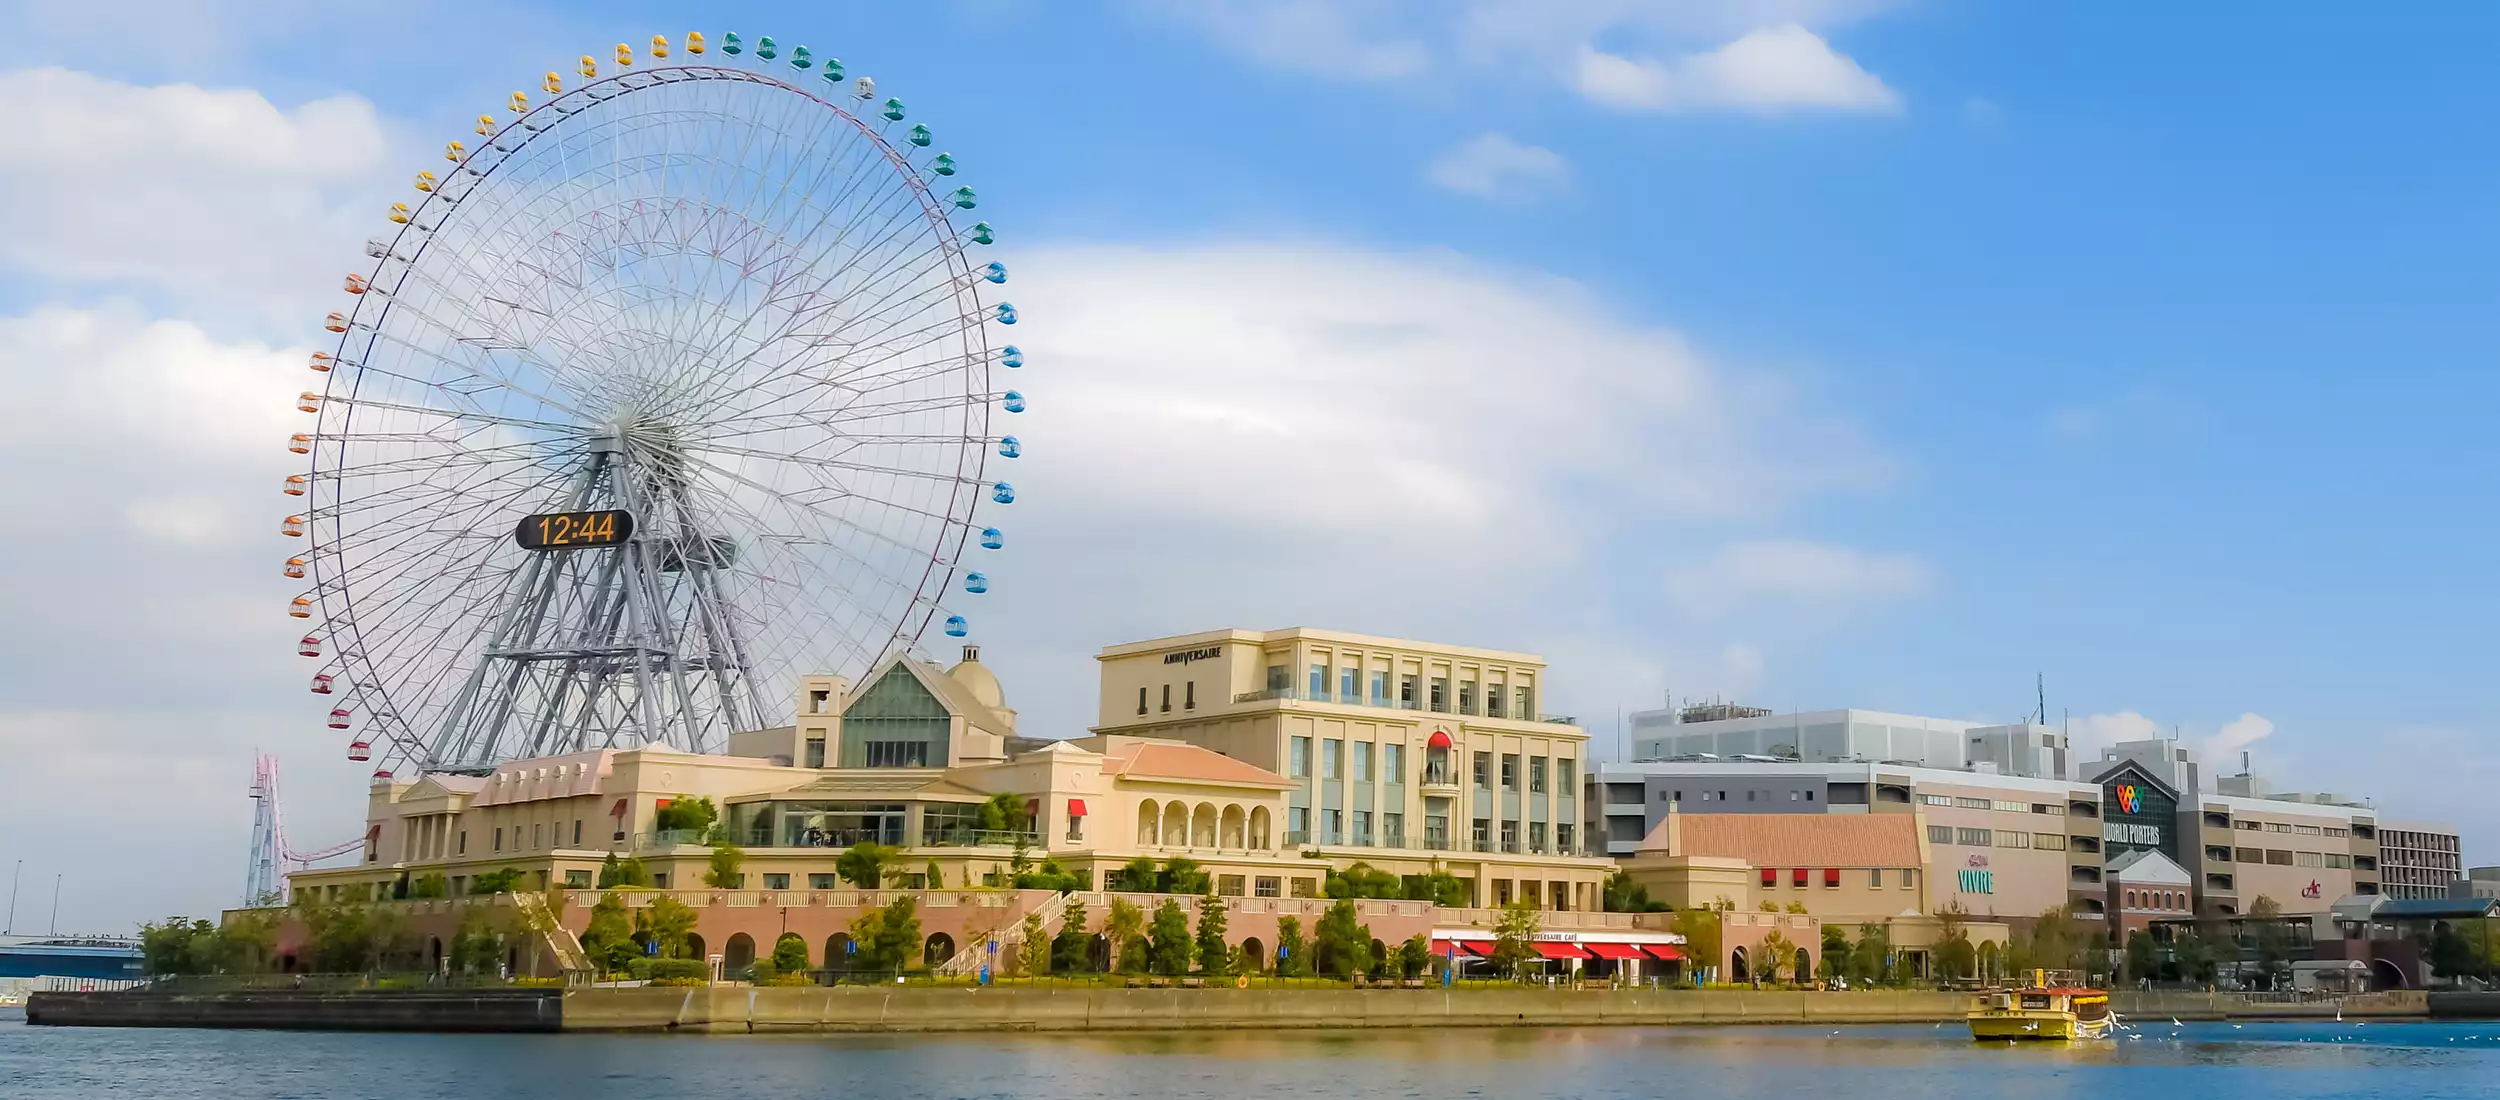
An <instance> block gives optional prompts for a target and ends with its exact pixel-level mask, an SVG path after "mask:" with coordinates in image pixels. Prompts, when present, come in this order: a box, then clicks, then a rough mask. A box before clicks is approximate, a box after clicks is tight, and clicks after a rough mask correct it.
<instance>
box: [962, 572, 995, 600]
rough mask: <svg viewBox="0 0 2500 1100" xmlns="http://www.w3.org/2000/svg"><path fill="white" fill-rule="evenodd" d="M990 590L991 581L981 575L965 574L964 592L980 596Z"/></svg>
mask: <svg viewBox="0 0 2500 1100" xmlns="http://www.w3.org/2000/svg"><path fill="white" fill-rule="evenodd" d="M989 590H990V579H989V578H988V577H984V576H982V575H981V574H979V573H966V574H964V591H966V592H970V593H972V594H974V595H976V596H977V595H979V594H981V593H983V592H987V591H989Z"/></svg>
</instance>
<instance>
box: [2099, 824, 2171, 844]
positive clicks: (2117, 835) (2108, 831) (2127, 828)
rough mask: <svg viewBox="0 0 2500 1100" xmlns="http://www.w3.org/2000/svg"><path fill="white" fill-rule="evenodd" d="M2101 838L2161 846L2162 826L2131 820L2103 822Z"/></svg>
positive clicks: (2115, 841) (2118, 841)
mask: <svg viewBox="0 0 2500 1100" xmlns="http://www.w3.org/2000/svg"><path fill="white" fill-rule="evenodd" d="M2101 839H2102V840H2105V841H2108V842H2110V843H2112V844H2141V845H2143V846H2145V847H2147V848H2159V847H2161V826H2159V825H2138V824H2136V823H2134V822H2130V821H2107V822H2103V823H2102V824H2101Z"/></svg>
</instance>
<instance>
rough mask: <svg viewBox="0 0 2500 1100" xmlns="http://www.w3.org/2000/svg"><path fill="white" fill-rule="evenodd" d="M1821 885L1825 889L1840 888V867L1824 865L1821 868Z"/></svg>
mask: <svg viewBox="0 0 2500 1100" xmlns="http://www.w3.org/2000/svg"><path fill="white" fill-rule="evenodd" d="M1823 886H1824V888H1825V889H1832V890H1837V889H1839V888H1840V868H1838V867H1826V868H1824V869H1823Z"/></svg>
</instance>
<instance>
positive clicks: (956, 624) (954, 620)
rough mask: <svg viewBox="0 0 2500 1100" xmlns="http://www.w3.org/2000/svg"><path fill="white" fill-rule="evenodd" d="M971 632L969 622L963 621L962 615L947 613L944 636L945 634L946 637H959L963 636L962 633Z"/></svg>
mask: <svg viewBox="0 0 2500 1100" xmlns="http://www.w3.org/2000/svg"><path fill="white" fill-rule="evenodd" d="M971 632H972V628H971V625H970V624H968V623H966V622H964V617H963V616H961V615H949V616H947V617H946V636H947V637H949V638H961V637H963V636H964V635H966V634H969V633H971Z"/></svg>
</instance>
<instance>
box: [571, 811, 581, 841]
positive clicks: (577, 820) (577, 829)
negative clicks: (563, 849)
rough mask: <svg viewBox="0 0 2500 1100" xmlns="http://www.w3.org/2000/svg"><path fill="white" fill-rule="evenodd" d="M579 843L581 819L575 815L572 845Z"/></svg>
mask: <svg viewBox="0 0 2500 1100" xmlns="http://www.w3.org/2000/svg"><path fill="white" fill-rule="evenodd" d="M581 843H582V819H580V818H578V817H577V818H574V819H573V844H574V846H575V847H580V846H581Z"/></svg>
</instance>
